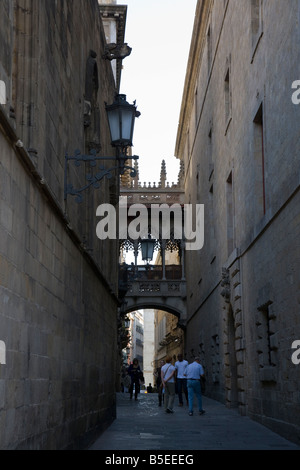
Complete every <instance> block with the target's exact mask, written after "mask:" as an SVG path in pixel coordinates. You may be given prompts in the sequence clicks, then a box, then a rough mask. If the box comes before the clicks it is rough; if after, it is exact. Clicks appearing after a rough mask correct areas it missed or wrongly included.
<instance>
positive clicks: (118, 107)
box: [106, 95, 139, 148]
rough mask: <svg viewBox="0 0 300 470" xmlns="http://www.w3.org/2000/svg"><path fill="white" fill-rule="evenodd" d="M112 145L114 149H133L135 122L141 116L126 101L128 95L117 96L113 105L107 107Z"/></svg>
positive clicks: (132, 105)
mask: <svg viewBox="0 0 300 470" xmlns="http://www.w3.org/2000/svg"><path fill="white" fill-rule="evenodd" d="M106 112H107V118H108V123H109V129H110V135H111V145H112V146H113V147H122V148H124V147H131V146H132V145H133V144H132V137H133V130H134V121H135V118H136V117H138V116H139V113H138V112H137V110H136V106H135V105H134V104H129V103H127V101H126V95H116V98H115V101H114V102H113V104H111V105H106Z"/></svg>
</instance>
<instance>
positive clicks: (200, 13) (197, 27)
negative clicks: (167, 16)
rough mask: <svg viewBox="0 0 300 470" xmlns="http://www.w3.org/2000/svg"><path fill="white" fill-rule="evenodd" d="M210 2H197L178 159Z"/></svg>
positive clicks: (204, 39)
mask: <svg viewBox="0 0 300 470" xmlns="http://www.w3.org/2000/svg"><path fill="white" fill-rule="evenodd" d="M212 2H213V0H198V3H197V7H196V13H195V22H194V29H193V34H192V40H191V47H190V53H189V59H188V65H187V71H186V78H185V84H184V90H183V97H182V104H181V110H180V116H179V124H178V131H177V139H176V146H175V156H176V157H177V158H179V159H182V158H183V152H184V145H185V136H186V132H187V129H188V125H189V120H190V116H191V113H192V110H193V106H194V94H195V87H196V83H197V79H198V74H199V67H200V64H201V61H202V56H203V51H204V48H205V41H206V32H207V31H206V30H207V25H208V18H209V12H210V8H211V4H212Z"/></svg>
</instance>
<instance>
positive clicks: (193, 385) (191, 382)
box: [186, 357, 205, 416]
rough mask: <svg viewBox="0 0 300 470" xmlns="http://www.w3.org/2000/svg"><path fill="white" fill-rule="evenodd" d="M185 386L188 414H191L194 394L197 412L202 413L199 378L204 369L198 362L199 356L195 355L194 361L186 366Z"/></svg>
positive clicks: (202, 374) (203, 411)
mask: <svg viewBox="0 0 300 470" xmlns="http://www.w3.org/2000/svg"><path fill="white" fill-rule="evenodd" d="M186 377H187V388H188V398H189V416H193V407H194V395H196V397H197V400H198V408H199V414H200V415H203V414H204V413H205V410H203V408H202V393H201V382H200V378H201V377H204V370H203V367H202V365H201V364H200V359H199V357H195V359H194V362H193V363H192V364H189V365H188V366H187V368H186Z"/></svg>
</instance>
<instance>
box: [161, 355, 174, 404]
mask: <svg viewBox="0 0 300 470" xmlns="http://www.w3.org/2000/svg"><path fill="white" fill-rule="evenodd" d="M171 361H172V358H171V356H168V357H167V358H166V364H165V365H164V366H163V367H162V368H161V381H162V384H163V387H164V390H165V397H164V403H165V411H166V413H174V410H173V406H174V400H175V377H174V376H175V372H176V369H175V367H174V366H173V365H172V363H171Z"/></svg>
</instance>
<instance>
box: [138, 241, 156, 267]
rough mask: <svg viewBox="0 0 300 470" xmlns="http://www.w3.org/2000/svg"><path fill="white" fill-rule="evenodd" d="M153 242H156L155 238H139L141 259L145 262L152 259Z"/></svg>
mask: <svg viewBox="0 0 300 470" xmlns="http://www.w3.org/2000/svg"><path fill="white" fill-rule="evenodd" d="M155 243H156V240H153V239H152V238H150V237H149V238H145V239H144V240H141V247H142V260H143V261H147V262H149V261H152V259H153V253H154V247H155Z"/></svg>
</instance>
